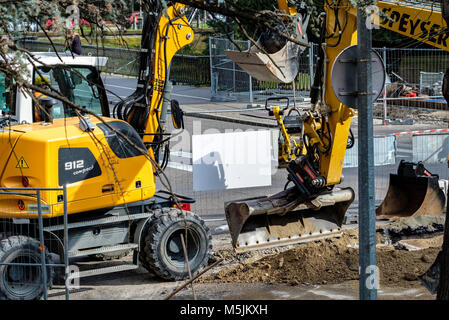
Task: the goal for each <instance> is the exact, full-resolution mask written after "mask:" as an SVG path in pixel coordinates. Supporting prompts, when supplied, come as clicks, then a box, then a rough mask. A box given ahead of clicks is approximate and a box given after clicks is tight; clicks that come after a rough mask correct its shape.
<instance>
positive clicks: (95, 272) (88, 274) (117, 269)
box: [71, 264, 139, 278]
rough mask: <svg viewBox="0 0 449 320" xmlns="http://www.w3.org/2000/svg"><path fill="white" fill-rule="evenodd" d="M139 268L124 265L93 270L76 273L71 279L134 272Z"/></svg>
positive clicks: (133, 265) (134, 265)
mask: <svg viewBox="0 0 449 320" xmlns="http://www.w3.org/2000/svg"><path fill="white" fill-rule="evenodd" d="M137 268H139V266H138V265H136V264H122V265H119V266H114V267H105V268H98V269H91V270H85V271H80V272H79V273H77V274H76V273H75V274H72V275H71V278H73V277H78V278H87V277H92V276H97V275H100V274H106V273H113V272H121V271H127V270H134V269H137Z"/></svg>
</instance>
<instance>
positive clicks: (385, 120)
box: [382, 47, 387, 125]
mask: <svg viewBox="0 0 449 320" xmlns="http://www.w3.org/2000/svg"><path fill="white" fill-rule="evenodd" d="M382 58H383V60H384V67H385V88H384V101H383V107H384V116H383V119H382V120H383V121H382V122H383V124H384V125H386V124H387V72H386V70H387V48H386V47H384V48H383V50H382Z"/></svg>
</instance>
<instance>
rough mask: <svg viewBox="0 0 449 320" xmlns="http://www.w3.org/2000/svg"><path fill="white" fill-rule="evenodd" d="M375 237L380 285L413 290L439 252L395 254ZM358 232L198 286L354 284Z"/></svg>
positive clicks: (229, 270) (265, 260)
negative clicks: (214, 283)
mask: <svg viewBox="0 0 449 320" xmlns="http://www.w3.org/2000/svg"><path fill="white" fill-rule="evenodd" d="M384 241H385V238H383V237H382V236H381V235H380V234H379V233H378V234H377V243H378V244H379V245H378V248H377V265H378V267H379V269H380V283H381V285H382V284H383V285H397V286H401V287H408V286H415V285H416V283H417V281H418V280H417V275H420V274H423V273H424V272H425V271H427V269H428V268H429V267H430V265H431V264H432V263H433V261H434V260H435V258H436V256H437V254H438V252H439V250H440V248H428V249H425V250H418V251H406V250H397V249H395V248H394V247H393V246H392V245H386V244H384ZM357 242H358V239H357V231H356V230H346V231H345V232H344V234H343V236H342V237H341V238H333V239H327V240H321V241H316V242H311V243H306V244H300V245H297V246H295V247H293V248H292V249H290V250H287V251H283V252H279V253H276V254H273V255H269V256H266V257H263V258H262V259H260V260H258V261H254V262H247V263H245V262H243V263H240V264H238V265H237V266H235V267H229V268H224V269H222V270H220V271H218V272H216V273H215V274H210V275H208V276H205V277H204V278H203V279H202V280H200V281H201V282H241V283H255V282H263V283H286V284H291V285H298V284H334V283H341V282H344V281H347V280H357V279H358V278H359V276H358V248H357Z"/></svg>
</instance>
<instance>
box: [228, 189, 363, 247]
mask: <svg viewBox="0 0 449 320" xmlns="http://www.w3.org/2000/svg"><path fill="white" fill-rule="evenodd" d="M353 200H354V191H353V190H352V189H351V188H343V189H337V188H335V189H334V191H326V192H324V193H321V194H320V195H318V196H316V197H314V198H313V199H308V200H306V201H304V199H303V198H302V197H298V193H297V190H296V189H295V188H294V187H293V188H290V189H287V190H284V191H282V192H280V193H277V194H275V195H273V196H263V197H258V198H250V199H242V200H237V201H232V202H228V203H226V204H225V213H226V219H227V222H228V226H229V231H230V234H231V238H232V245H233V247H234V249H235V251H236V252H245V251H249V250H254V249H263V248H269V247H275V246H282V245H288V244H295V243H301V242H308V241H313V240H318V239H324V238H329V237H337V236H340V235H341V231H340V227H341V225H342V223H343V220H344V216H345V213H346V210H347V209H348V207H349V205H350V204H351V203H352V201H353Z"/></svg>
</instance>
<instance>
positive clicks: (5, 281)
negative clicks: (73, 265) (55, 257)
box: [0, 236, 54, 300]
mask: <svg viewBox="0 0 449 320" xmlns="http://www.w3.org/2000/svg"><path fill="white" fill-rule="evenodd" d="M0 262H6V263H41V250H40V246H39V241H37V240H36V239H33V238H29V237H26V236H10V237H8V238H4V239H2V240H1V241H0ZM47 263H50V259H49V257H48V255H47ZM53 278H54V269H53V268H52V267H47V287H48V288H49V289H50V288H51V286H52V283H53ZM41 279H42V275H41V267H30V266H25V267H24V266H11V265H1V266H0V300H1V299H2V298H3V299H7V300H39V299H41V297H42V295H43V293H44V290H43V285H42V280H41Z"/></svg>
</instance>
